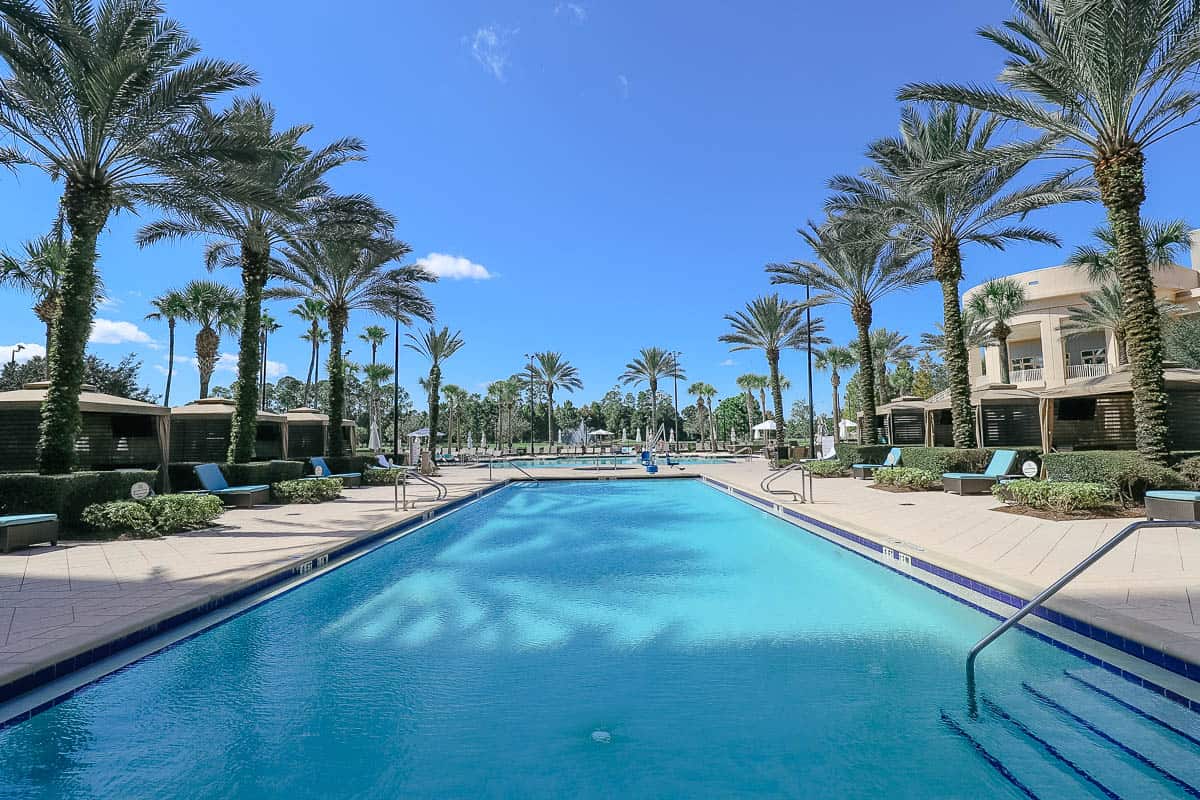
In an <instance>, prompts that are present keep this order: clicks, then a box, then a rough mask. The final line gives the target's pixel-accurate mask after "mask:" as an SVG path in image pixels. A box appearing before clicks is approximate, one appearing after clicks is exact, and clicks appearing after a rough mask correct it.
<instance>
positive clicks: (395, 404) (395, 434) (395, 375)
mask: <svg viewBox="0 0 1200 800" xmlns="http://www.w3.org/2000/svg"><path fill="white" fill-rule="evenodd" d="M393 318H394V320H395V322H396V333H395V335H394V336H393V337H392V344H393V345H394V346H395V348H396V352H395V354H394V355H393V356H392V449H393V450H395V451H396V452H394V453H392V459H393V460H394V461H396V462H397V463H398V462H399V461H400V292H399V291H397V292H396V313H395V315H394V317H393Z"/></svg>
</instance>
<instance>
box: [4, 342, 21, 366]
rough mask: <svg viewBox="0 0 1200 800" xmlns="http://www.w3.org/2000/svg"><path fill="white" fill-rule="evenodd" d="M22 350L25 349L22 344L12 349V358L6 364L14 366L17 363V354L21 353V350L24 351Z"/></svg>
mask: <svg viewBox="0 0 1200 800" xmlns="http://www.w3.org/2000/svg"><path fill="white" fill-rule="evenodd" d="M24 349H25V345H23V344H19V345H17V346H16V347H14V348H13V350H12V358H10V359H9V360H8V363H10V364H12V365H13V366H16V363H17V353H19V352H21V351H22V350H24Z"/></svg>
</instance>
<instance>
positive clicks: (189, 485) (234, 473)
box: [167, 460, 307, 492]
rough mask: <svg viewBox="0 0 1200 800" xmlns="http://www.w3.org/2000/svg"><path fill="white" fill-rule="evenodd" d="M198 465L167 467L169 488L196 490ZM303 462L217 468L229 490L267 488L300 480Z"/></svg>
mask: <svg viewBox="0 0 1200 800" xmlns="http://www.w3.org/2000/svg"><path fill="white" fill-rule="evenodd" d="M198 463H201V462H198V461H175V462H172V463H170V464H168V465H167V472H168V474H169V475H170V476H171V488H172V489H173V490H174V491H177V492H183V491H187V490H189V489H199V488H201V487H200V482H199V481H198V480H196V473H195V471H194V470H193V467H195V466H196V464H198ZM306 463H307V462H305V461H282V460H277V461H255V462H252V463H250V464H218V465H217V466H218V467H220V469H221V474H222V475H224V476H225V480H227V481H229V485H230V486H259V485H262V484H267V485H270V484H272V483H277V482H279V481H293V480H299V479H300V478H301V477H302V476H303V475H304V468H305V464H306Z"/></svg>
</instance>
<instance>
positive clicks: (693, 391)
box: [688, 381, 717, 450]
mask: <svg viewBox="0 0 1200 800" xmlns="http://www.w3.org/2000/svg"><path fill="white" fill-rule="evenodd" d="M688 394H690V395H692V396H693V397H695V398H696V407H697V408H698V409H700V442H701V446H703V443H704V436H705V433H708V434H709V435H710V440H711V441H712V446H713V449H714V450H715V449H716V448H717V431H716V428H715V427H714V426H713V414H712V399H713V398H714V397H716V396H717V390H716V387H714V386H713V385H712V384H711V383H704V382H703V381H697V382H696V383H693V384H692V385H691V386H689V387H688Z"/></svg>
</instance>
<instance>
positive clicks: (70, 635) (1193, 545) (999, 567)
mask: <svg viewBox="0 0 1200 800" xmlns="http://www.w3.org/2000/svg"><path fill="white" fill-rule="evenodd" d="M529 472H530V473H531V474H533V475H534V476H535V477H538V478H546V479H550V478H555V479H571V478H587V477H596V476H597V473H596V472H595V471H580V470H575V469H572V468H563V467H558V468H543V469H531V470H530V471H529ZM765 474H766V465H765V464H764V463H763V462H762V461H753V462H745V461H742V462H737V463H728V464H704V465H688V466H685V467H683V468H671V469H668V468H666V467H663V476H664V477H665V476H699V475H705V476H709V477H711V478H714V479H716V480H719V481H722V482H724V483H727V484H729V485H731V486H735V487H737V488H739V489H742V490H744V491H746V492H749V493H751V494H754V495H757V496H760V497H767V498H769V499H770V500H771V501H772V502H774V503H778V504H780V505H784V506H787V507H790V508H795V509H796V510H798V511H800V512H802V513H804V514H807V515H809V516H811V517H813V518H814V519H818V520H821V521H824V522H827V523H829V524H831V525H833V526H836V527H838V528H842V529H844V530H847V531H850V532H852V533H855V534H858V535H860V536H863V537H866V538H868V539H873V540H875V541H877V542H879V543H881V544H883V545H885V546H887V547H890V548H893V549H895V550H897V551H900V552H904V553H908V554H910V555H916V556H919V557H920V558H922V559H925V560H927V561H930V562H932V563H935V564H937V565H939V566H941V567H944V568H946V569H949V570H952V571H954V572H956V573H958V574H960V575H964V576H967V577H969V578H972V579H974V580H978V581H980V582H983V583H986V584H989V585H990V586H993V587H995V588H997V589H1001V590H1003V591H1007V592H1011V593H1012V594H1015V595H1018V596H1020V597H1031V596H1033V594H1035V593H1036V592H1037V591H1039V590H1040V589H1041V588H1043V587H1044V586H1045V585H1047V584H1049V583H1050V582H1052V581H1053V580H1054V579H1055V578H1057V577H1058V576H1059V575H1061V574H1062V573H1063V572H1065V571H1066V570H1067V569H1069V568H1070V567H1072V566H1074V565H1075V564H1076V563H1077V562H1078V561H1079V560H1080V559H1081V558H1082V557H1083V556H1084V555H1086V554H1087V553H1088V552H1090V551H1091V550H1093V549H1094V548H1095V547H1096V546H1097V545H1098V544H1099V543H1101V542H1102V541H1104V540H1105V539H1106V538H1108V537H1110V536H1112V535H1113V534H1114V533H1116V532H1117V531H1118V530H1119V529H1120V528H1121V527H1123V526H1124V525H1126V524H1128V523H1129V522H1130V521H1131V520H1127V519H1125V520H1122V519H1116V520H1086V521H1077V522H1051V521H1047V520H1041V519H1036V518H1030V517H1022V516H1016V515H1012V514H1005V513H999V512H996V511H994V510H992V509H993V508H995V506H996V505H997V504H996V503H995V501H993V500H992V498H991V497H989V496H984V497H958V496H954V495H946V494H943V493H940V492H915V493H905V494H896V493H890V492H885V491H880V490H877V489H872V488H870V485H869V483H868V482H864V481H854V480H852V479H848V478H846V479H842V478H833V479H817V480H815V481H814V494H815V499H816V502H815V503H809V504H800V503H793V502H788V501H790V497H787V496H784V495H763V493H762V492H761V491H760V490H759V488H758V484H759V481H760V480H761V479H762V477H763V476H764V475H765ZM598 475H599V476H600V477H610V478H643V479H649V476H647V475H646V474H645V473H644V471H642V470H640V469H633V470H628V469H622V470H611V471H610V470H601V471H600V472H599V473H598ZM523 478H524V475H523V474H522V473H521V472H519V471H518V470H515V469H509V468H501V467H500V466H499V465H497V467H496V469H495V470H493V471H492V473H491V475H489V471H488V469H487V468H486V467H478V468H465V467H448V468H445V469H444V470H443V478H442V480H443V482H444V483H445V484H446V485H447V487H448V488H449V489H450V497H449V499H448V500H447V501H446V502H453V501H454V500H456V499H462V498H464V497H469V496H471V495H472V494H473V493H475V492H478V491H480V490H482V489H486V488H488V487H490V486H494V485H497V484H499V483H500V482H502V481H504V480H506V479H516V480H521V479H523ZM798 481H799V476H792V475H789V476H785V477H784V478H782V479H781V480H780V481H779V483H778V484H777V486H778V487H779V488H781V489H786V488H789V486H790V483H791V482H798ZM414 497H416V498H418V499H419V507H418V509H417V510H410V511H407V512H393V511H392V488H391V487H367V488H364V489H358V490H352V491H348V492H346V494H345V497H344V499H342V500H338V501H335V502H332V503H324V504H320V505H315V506H263V507H260V508H258V509H252V510H231V511H228V512H226V513H225V514H224V515H223V516H222V518H221V520H220V527H218V528H214V529H211V530H206V531H199V532H195V533H189V534H179V535H174V536H167V537H163V538H162V539H153V540H131V541H113V542H86V541H67V542H63V543H61V544H60V546H58V547H37V548H33V549H27V550H21V551H17V552H14V553H11V554H7V555H2V554H0V687H3V686H4V685H5V684H10V683H12V682H13V681H16V680H19V679H21V678H24V677H26V676H29V675H32V674H34V673H36V672H38V671H39V670H41V669H43V668H44V667H46V666H48V665H50V664H57V663H59V662H62V661H63V660H64V659H68V658H72V657H73V656H75V655H77V654H79V653H82V652H85V651H87V650H88V649H90V648H94V647H96V646H97V645H98V644H102V643H105V642H109V641H113V640H115V639H119V638H121V637H122V636H125V635H126V634H128V633H129V632H131V631H135V630H138V629H140V628H144V627H145V626H147V625H150V624H152V623H154V622H157V621H160V620H165V619H168V618H170V617H172V616H173V615H175V614H177V613H179V612H180V611H183V610H186V609H189V608H195V607H198V606H202V605H203V604H205V603H206V602H208V601H210V600H211V599H212V598H215V597H219V596H222V595H225V594H228V593H229V592H232V591H236V590H237V589H238V588H239V587H244V586H247V585H249V584H252V583H254V582H256V581H258V580H260V579H262V578H263V577H264V576H269V575H272V574H273V573H276V572H279V571H281V570H288V569H291V568H294V567H295V566H296V565H297V564H300V563H304V562H306V561H309V560H311V559H314V558H319V557H320V556H321V555H322V554H323V553H328V552H330V551H332V550H335V549H338V548H341V547H342V546H344V545H345V544H347V543H348V542H352V541H354V540H357V539H361V538H363V537H368V536H371V535H372V534H374V533H377V532H378V531H380V530H384V529H386V528H390V527H392V526H395V525H397V524H399V523H401V522H404V521H406V520H410V519H413V518H415V517H419V516H421V515H422V514H424V513H425V512H427V511H428V510H429V509H431V508H434V507H436V506H437V505H439V504H437V503H435V502H433V499H432V490H431V489H430V488H429V487H425V486H411V485H410V486H409V498H410V499H412V498H414ZM1192 592H1197V594H1198V598H1200V533H1198V532H1197V531H1194V530H1186V529H1183V530H1148V531H1143V532H1140V533H1138V534H1135V535H1134V536H1133V537H1131V538H1130V539H1129V540H1128V541H1127V542H1125V543H1124V544H1122V545H1121V546H1120V547H1119V548H1117V549H1116V550H1114V551H1113V552H1112V553H1110V554H1109V555H1108V556H1107V557H1106V558H1105V559H1103V560H1102V561H1101V562H1100V563H1098V564H1097V565H1095V566H1094V567H1093V568H1092V570H1091V571H1089V572H1088V573H1087V574H1085V575H1084V576H1083V577H1082V578H1080V579H1079V580H1078V581H1076V582H1075V583H1074V584H1072V585H1071V586H1070V587H1068V589H1066V590H1064V592H1063V593H1062V594H1061V595H1060V596H1059V597H1058V598H1055V600H1054V601H1052V602H1051V603H1050V604H1049V607H1051V608H1053V609H1055V610H1058V611H1060V612H1062V613H1066V614H1070V615H1071V616H1073V617H1075V618H1077V619H1081V620H1083V621H1086V622H1089V623H1091V624H1094V625H1097V626H1099V627H1101V628H1104V629H1105V630H1109V631H1111V632H1113V633H1117V634H1119V635H1121V636H1125V637H1127V638H1130V639H1134V640H1137V641H1139V642H1142V643H1144V644H1148V645H1151V646H1153V647H1155V648H1157V649H1159V650H1162V651H1164V652H1167V653H1170V654H1171V655H1174V656H1176V657H1178V658H1182V659H1184V660H1186V661H1189V662H1192V663H1196V664H1200V624H1198V622H1197V617H1196V614H1195V612H1194V611H1193V604H1192V600H1193V599H1192V597H1191V593H1192Z"/></svg>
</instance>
